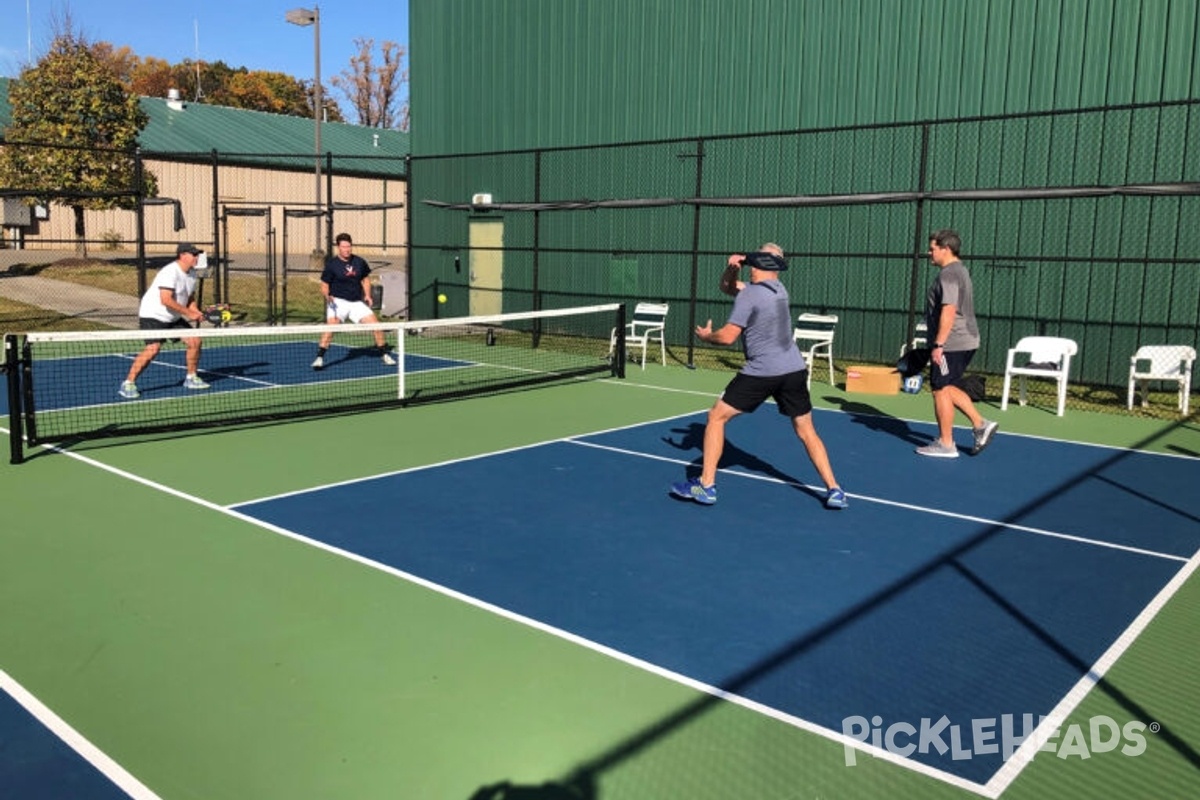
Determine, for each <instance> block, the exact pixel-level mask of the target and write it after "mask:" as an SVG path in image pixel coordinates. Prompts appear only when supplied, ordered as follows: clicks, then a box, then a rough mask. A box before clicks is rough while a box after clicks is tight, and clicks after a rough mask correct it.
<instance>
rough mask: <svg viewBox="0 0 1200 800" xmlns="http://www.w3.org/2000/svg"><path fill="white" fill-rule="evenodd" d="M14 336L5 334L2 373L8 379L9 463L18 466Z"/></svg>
mask: <svg viewBox="0 0 1200 800" xmlns="http://www.w3.org/2000/svg"><path fill="white" fill-rule="evenodd" d="M19 338H20V337H18V336H17V335H16V334H13V333H10V334H6V335H5V337H4V364H3V368H4V373H5V375H6V376H7V378H8V449H9V462H10V463H13V464H20V463H23V462H24V461H25V451H24V448H23V445H24V441H23V438H24V431H23V427H22V425H21V390H20V384H21V373H20V371H19V370H18V364H19V362H20V347H19V346H18V345H17V340H18V339H19Z"/></svg>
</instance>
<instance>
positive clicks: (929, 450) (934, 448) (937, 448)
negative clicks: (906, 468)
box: [917, 439, 958, 458]
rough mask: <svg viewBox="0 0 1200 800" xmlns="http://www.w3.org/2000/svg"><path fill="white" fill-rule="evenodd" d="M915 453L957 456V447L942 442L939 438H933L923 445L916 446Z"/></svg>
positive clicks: (934, 455) (935, 456)
mask: <svg viewBox="0 0 1200 800" xmlns="http://www.w3.org/2000/svg"><path fill="white" fill-rule="evenodd" d="M917 454H918V455H922V456H933V457H934V458H958V448H957V447H955V446H954V445H952V444H942V442H941V440H939V439H934V440H933V441H932V442H930V443H929V444H927V445H925V446H924V447H918V448H917Z"/></svg>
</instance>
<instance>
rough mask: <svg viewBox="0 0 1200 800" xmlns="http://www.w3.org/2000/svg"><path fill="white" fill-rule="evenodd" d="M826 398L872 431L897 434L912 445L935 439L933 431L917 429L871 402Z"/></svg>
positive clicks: (834, 397) (856, 422)
mask: <svg viewBox="0 0 1200 800" xmlns="http://www.w3.org/2000/svg"><path fill="white" fill-rule="evenodd" d="M824 399H825V400H826V401H828V402H830V403H833V404H834V405H835V406H838V407H839V408H840V409H841V411H842V412H844V413H845V414H847V415H849V417H850V419H851V421H852V422H854V424H856V425H862V426H864V427H866V428H867V429H868V430H870V431H873V432H876V433H886V434H889V435H891V436H895V437H896V438H897V439H899V440H901V441H902V442H907V443H908V444H912V445H923V444H929V443H930V442H931V441H933V439H934V436H933V434H932V432H930V433H925V432H923V431H915V430H913V429H912V428H911V427H909V424H908V423H907V422H905V421H904V420H902V419H898V418H896V417H893V416H892V415H891V414H887V413H884V412H883V411H880V410H879V409H878V408H876V407H875V406H873V405H871V404H869V403H863V402H860V401H858V400H848V399H846V398H845V397H837V396H833V395H831V396H829V397H826V398H824Z"/></svg>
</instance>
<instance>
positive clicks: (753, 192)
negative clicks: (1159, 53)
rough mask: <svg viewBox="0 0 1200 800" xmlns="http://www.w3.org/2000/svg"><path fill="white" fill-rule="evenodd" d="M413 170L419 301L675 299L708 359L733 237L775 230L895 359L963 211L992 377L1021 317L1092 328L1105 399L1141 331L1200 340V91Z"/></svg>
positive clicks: (685, 329) (448, 161) (849, 354)
mask: <svg viewBox="0 0 1200 800" xmlns="http://www.w3.org/2000/svg"><path fill="white" fill-rule="evenodd" d="M410 179H411V186H412V194H413V203H414V206H413V208H412V209H411V214H412V219H413V238H412V241H411V243H410V244H411V252H412V269H413V310H414V313H415V314H418V315H420V314H442V315H445V314H460V313H469V312H470V311H471V310H472V309H473V308H475V307H477V306H480V305H483V304H485V303H486V302H490V303H491V304H492V305H502V306H503V308H504V309H505V310H510V309H511V310H523V309H525V308H541V307H554V306H565V305H571V304H574V303H579V302H597V301H599V300H603V301H612V300H619V301H624V302H627V303H630V304H632V303H635V302H637V301H639V300H647V301H656V302H667V303H670V304H671V313H670V317H669V320H668V331H667V335H668V342H669V344H670V346H671V350H672V354H673V356H674V357H675V358H676V360H677V361H679V362H681V363H687V364H694V363H695V362H696V360H697V359H698V358H700V359H703V358H704V357H705V356H706V355H707V354H706V353H705V352H704V351H703V350H698V349H697V348H698V347H701V345H699V344H698V343H697V342H696V340H695V339H694V337H693V336H692V335H691V331H692V329H693V327H694V326H695V325H696V324H702V323H703V322H704V321H706V320H707V319H710V318H711V319H713V320H715V321H717V322H718V323H719V322H720V321H721V320H723V319H724V318H725V316H726V315H727V314H728V308H729V304H728V298H727V297H725V296H724V295H722V294H720V293H719V291H718V290H717V278H718V276H719V273H720V271H721V269H722V268H723V267H724V263H725V257H726V256H727V255H728V254H729V253H731V252H741V251H746V250H749V249H754V248H757V247H758V246H759V245H760V244H762V243H764V242H767V241H774V242H778V243H780V244H781V245H782V246H783V247H784V248H785V250H786V251H787V252H788V256H789V260H790V263H791V266H792V269H791V270H789V271H788V272H786V273H784V274H783V280H784V282H785V284H786V285H787V286H788V289H789V292H790V294H791V297H792V302H793V309H794V311H796V313H800V312H804V311H808V312H817V313H824V314H837V315H838V316H839V318H840V322H839V324H838V329H837V344H836V348H835V352H836V356H837V359H838V361H839V362H841V363H842V364H843V365H845V364H858V363H863V364H889V363H892V362H894V361H895V359H896V357H897V355H898V354H899V351H900V348H901V346H902V345H903V344H904V343H906V342H908V341H910V340H911V338H912V335H913V330H914V326H915V325H916V323H917V322H918V321H919V319H920V317H921V316H922V314H923V306H924V297H925V292H926V290H927V287H928V284H929V283H930V282H931V281H932V278H933V275H934V271H933V267H931V266H930V265H929V264H928V261H927V257H926V249H927V245H928V235H929V233H930V231H932V230H934V229H939V228H954V229H956V230H958V231H959V232H960V234H961V236H962V239H963V253H962V255H963V260H964V262H965V263H966V264H967V267H968V269H969V270H970V271H971V273H972V275H973V279H974V284H975V292H976V310H977V314H978V318H979V324H980V328H981V335H982V346H981V348H980V351H979V353H978V354H977V356H976V359H975V361H974V363H973V365H972V366H973V369H975V370H977V371H980V372H983V373H986V374H988V375H989V376H991V378H990V380H989V392H990V393H991V395H992V396H993V398H995V397H998V395H999V390H1000V385H1001V382H1002V373H1003V371H1004V366H1005V361H1006V357H1007V351H1008V348H1009V347H1011V346H1012V345H1014V344H1015V343H1016V341H1017V340H1018V339H1019V338H1021V337H1022V336H1027V335H1046V336H1063V337H1068V338H1071V339H1074V340H1075V341H1076V342H1077V343H1078V345H1079V356H1078V358H1077V359H1076V361H1075V363H1074V364H1073V365H1072V370H1071V372H1072V375H1071V383H1072V399H1071V402H1072V404H1074V405H1086V406H1089V407H1095V406H1097V405H1098V406H1117V405H1119V406H1120V407H1121V408H1123V407H1124V400H1125V387H1126V385H1127V381H1128V374H1129V360H1130V357H1131V355H1132V354H1133V352H1134V351H1135V350H1136V348H1137V347H1138V346H1139V345H1143V344H1178V345H1188V346H1191V347H1195V348H1200V226H1197V225H1195V222H1194V221H1195V220H1196V219H1197V218H1200V217H1198V212H1200V103H1198V102H1197V101H1188V102H1179V103H1164V104H1144V105H1131V106H1122V107H1108V108H1097V109H1088V110H1078V111H1065V112H1048V113H1041V114H1025V115H1014V116H1001V117H980V118H971V119H958V120H947V121H938V122H924V123H912V124H894V125H877V126H863V127H846V128H837V129H828V130H805V131H794V132H782V133H769V134H759V135H746V136H725V137H712V138H697V139H689V140H671V141H658V142H641V143H630V144H620V145H611V146H605V147H591V148H582V147H581V148H555V149H540V150H530V151H521V152H500V153H489V154H478V155H462V156H439V157H414V158H413V159H412V162H411V168H410ZM489 227H491V228H497V227H498V228H500V229H501V231H500V234H499V239H497V233H496V232H495V231H493V232H492V233H491V235H490V237H489V236H488V235H485V233H486V230H487V229H488V228H489ZM495 263H502V269H501V270H500V275H501V279H500V280H497V279H496V276H495V275H491V276H490V277H489V273H495V272H496V271H497V269H496V266H495ZM438 294H445V295H446V296H447V298H448V300H449V303H448V304H447V305H448V307H447V305H443V304H438V303H436V302H433V299H432V298H434V297H436V296H437V295H438ZM489 298H490V299H489ZM439 306H440V307H439ZM1035 389H1042V390H1044V391H1046V392H1050V391H1052V387H1051V386H1047V387H1035ZM1169 405H1170V404H1169V403H1168V406H1169Z"/></svg>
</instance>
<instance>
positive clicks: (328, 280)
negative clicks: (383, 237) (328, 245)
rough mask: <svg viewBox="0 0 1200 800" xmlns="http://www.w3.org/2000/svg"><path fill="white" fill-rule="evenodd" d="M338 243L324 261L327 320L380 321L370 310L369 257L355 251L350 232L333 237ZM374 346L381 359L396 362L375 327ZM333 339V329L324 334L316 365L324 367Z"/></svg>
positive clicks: (323, 292) (314, 362) (313, 365)
mask: <svg viewBox="0 0 1200 800" xmlns="http://www.w3.org/2000/svg"><path fill="white" fill-rule="evenodd" d="M334 242H335V243H336V244H337V255H334V256H330V257H329V258H328V259H326V261H325V270H324V271H323V272H322V273H321V294H322V296H324V298H325V321H326V322H327V323H329V324H330V325H337V324H340V323H342V322H345V321H346V320H347V319H349V320H350V321H351V322H353V323H356V324H357V323H360V322H363V323H368V324H370V323H372V322H378V321H379V318H378V317H376V316H375V312H373V311H372V310H371V279H370V277H368V276H369V275H370V274H371V267H370V266H368V265H367V262H366V259H364V258H362V257H361V256H356V255H354V253H353V252H352V250H353V248H354V242H353V241H352V240H351V239H350V234H348V233H339V234H338V235H337V238H336V239H334ZM374 334H375V347H376V348H377V349H378V350H379V357H380V360H382V361H383V363H384V364H386V365H387V366H389V367H392V366H395V365H396V359H394V358H392V356H391V354H389V353H388V347H387V339H386V338H384V335H383V331H379V330H377V331H374ZM331 341H333V331H328V332H326V333H323V334H321V343H320V344H319V345H318V346H317V358H316V360H315V361H313V363H312V368H313V369H324V368H325V351H326V350H328V349H329V343H330V342H331Z"/></svg>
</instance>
